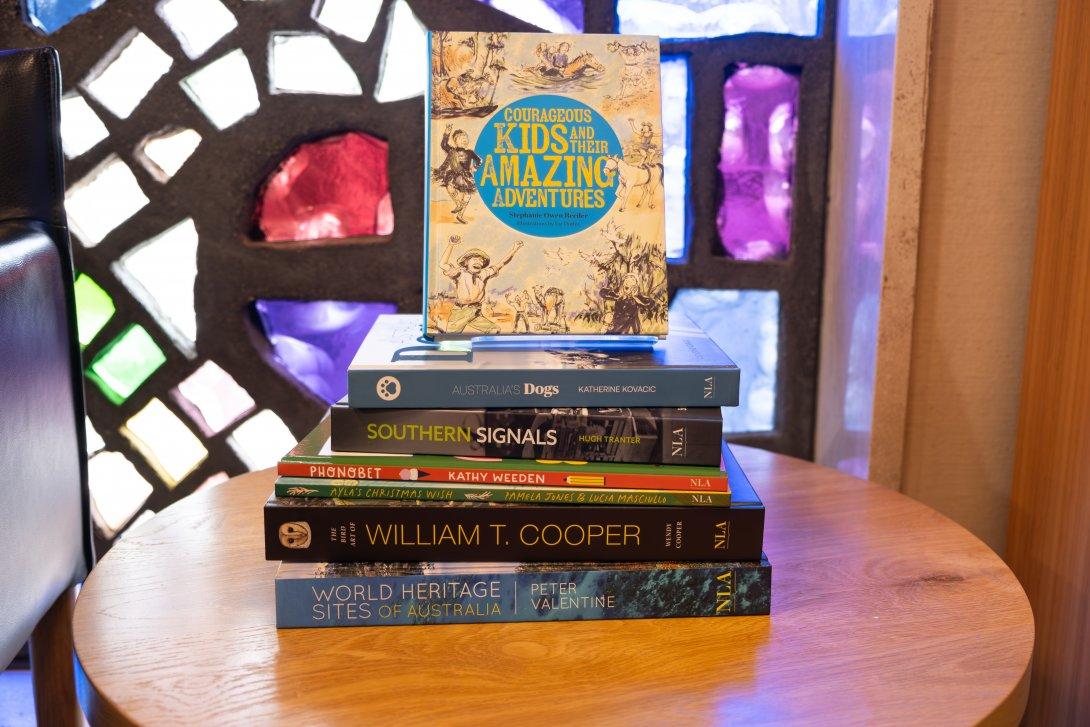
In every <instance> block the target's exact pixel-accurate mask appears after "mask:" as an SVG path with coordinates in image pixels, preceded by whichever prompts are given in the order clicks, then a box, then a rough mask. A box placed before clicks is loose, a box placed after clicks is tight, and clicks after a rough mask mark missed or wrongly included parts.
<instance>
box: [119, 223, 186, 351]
mask: <svg viewBox="0 0 1090 727" xmlns="http://www.w3.org/2000/svg"><path fill="white" fill-rule="evenodd" d="M197 243H198V240H197V228H196V227H195V226H194V225H193V220H192V219H189V218H186V219H184V220H182V221H181V222H179V223H178V224H176V225H174V226H173V227H171V228H170V229H168V230H166V231H165V232H162V233H160V234H158V235H156V236H155V237H153V238H151V239H150V240H147V241H145V242H142V243H140V244H139V245H137V246H136V247H134V248H133V249H131V250H129V251H128V252H127V253H125V254H124V255H122V256H121V258H120V259H119V260H118V261H117V262H115V263H113V264H112V265H111V266H110V269H111V270H113V272H114V274H115V275H116V276H117V277H118V279H119V280H121V282H122V283H124V284H125V287H126V288H128V289H129V292H130V293H132V294H133V297H135V298H136V299H137V300H139V301H140V302H141V303H142V304H143V305H144V307H145V308H147V309H148V312H149V313H151V315H152V316H153V317H154V318H155V320H156V321H158V323H159V325H161V326H162V327H163V330H164V331H166V333H167V335H169V336H170V338H171V339H172V340H173V341H174V343H175V344H176V345H177V346H178V348H180V349H181V350H182V352H183V353H185V354H186V355H187V356H189V357H190V358H192V357H193V353H194V345H195V342H196V340H197V314H196V312H195V311H194V310H193V281H195V280H196V279H197Z"/></svg>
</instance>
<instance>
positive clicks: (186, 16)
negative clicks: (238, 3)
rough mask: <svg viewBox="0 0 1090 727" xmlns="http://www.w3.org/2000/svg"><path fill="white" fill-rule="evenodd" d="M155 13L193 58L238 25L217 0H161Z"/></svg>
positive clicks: (198, 56)
mask: <svg viewBox="0 0 1090 727" xmlns="http://www.w3.org/2000/svg"><path fill="white" fill-rule="evenodd" d="M155 12H156V13H158V14H159V17H160V18H162V19H163V22H164V23H166V24H167V25H168V26H170V29H171V30H172V31H173V32H174V35H175V36H177V38H178V43H179V44H180V45H181V46H182V51H184V52H185V54H186V55H187V56H189V58H190V59H194V60H195V59H197V58H200V57H201V56H202V55H204V53H205V52H206V51H207V50H208V49H209V48H211V47H212V46H214V45H215V44H216V42H217V41H219V39H220V38H222V37H223V36H225V35H227V34H228V33H230V32H231V31H232V30H234V29H235V28H236V27H238V21H237V20H235V16H234V15H232V14H231V11H230V10H228V9H227V7H226V6H224V4H223V3H221V2H220V1H219V0H163V2H161V3H159V4H158V5H157V6H156V7H155Z"/></svg>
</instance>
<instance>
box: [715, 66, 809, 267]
mask: <svg viewBox="0 0 1090 727" xmlns="http://www.w3.org/2000/svg"><path fill="white" fill-rule="evenodd" d="M798 100H799V79H798V76H796V75H793V74H791V73H789V72H787V71H784V70H783V69H782V68H776V67H775V66H747V65H744V64H743V65H739V66H738V68H737V69H736V70H735V71H734V73H732V74H731V75H730V77H729V78H728V79H727V82H726V84H725V85H724V86H723V106H724V111H725V114H724V121H723V142H722V144H721V145H720V147H719V173H720V174H721V175H722V179H723V200H722V202H721V203H720V206H719V215H718V217H717V219H716V223H717V226H718V228H719V239H720V241H721V242H722V243H723V248H724V250H726V254H727V255H729V256H730V257H732V258H735V259H738V260H770V259H782V258H785V257H787V254H788V253H789V252H790V238H791V183H792V177H793V176H794V172H795V131H796V122H797V116H796V113H797V110H798Z"/></svg>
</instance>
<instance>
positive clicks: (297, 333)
mask: <svg viewBox="0 0 1090 727" xmlns="http://www.w3.org/2000/svg"><path fill="white" fill-rule="evenodd" d="M254 309H255V310H256V311H257V315H258V318H259V319H260V320H261V327H262V329H264V332H265V336H266V338H268V339H269V343H270V344H271V345H272V349H273V354H274V355H275V357H276V359H277V361H278V362H279V363H280V364H281V365H282V366H283V367H284V369H285V370H286V371H287V373H288V374H290V375H291V377H292V378H294V379H295V380H296V381H298V382H299V383H300V384H302V385H303V386H305V387H306V388H307V389H309V390H310V391H311V392H313V393H314V395H315V396H317V397H318V398H319V399H322V400H323V401H325V402H326V403H328V404H332V403H334V402H336V401H339V400H340V399H341V398H343V397H344V395H345V394H346V393H347V392H348V376H347V375H346V374H345V371H346V370H347V369H348V364H349V363H350V362H351V361H352V357H353V356H355V355H356V351H357V350H359V347H360V344H361V343H362V342H363V337H364V336H366V335H367V332H368V331H369V330H371V326H372V325H374V323H375V319H376V318H378V316H380V315H382V314H383V313H394V312H396V310H397V308H396V306H394V304H393V303H356V302H350V301H343V300H305V301H304V300H258V301H255V302H254Z"/></svg>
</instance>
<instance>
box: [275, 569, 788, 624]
mask: <svg viewBox="0 0 1090 727" xmlns="http://www.w3.org/2000/svg"><path fill="white" fill-rule="evenodd" d="M771 605H772V566H771V565H770V564H769V562H768V559H767V558H766V557H763V556H762V557H761V559H760V560H759V561H750V562H704V563H677V562H653V563H608V564H607V563H437V562H424V563H282V564H281V565H280V567H279V569H278V570H277V573H276V625H277V626H278V627H279V628H308V627H321V626H384V625H391V626H392V625H407V624H446V623H479V622H485V623H487V622H504V621H576V620H588V621H589V620H599V619H620V618H677V617H686V616H689V617H692V616H708V617H719V616H751V615H765V614H768V613H769V611H770V609H771Z"/></svg>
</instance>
